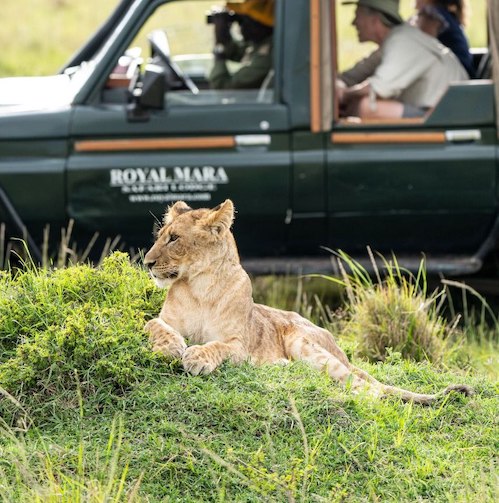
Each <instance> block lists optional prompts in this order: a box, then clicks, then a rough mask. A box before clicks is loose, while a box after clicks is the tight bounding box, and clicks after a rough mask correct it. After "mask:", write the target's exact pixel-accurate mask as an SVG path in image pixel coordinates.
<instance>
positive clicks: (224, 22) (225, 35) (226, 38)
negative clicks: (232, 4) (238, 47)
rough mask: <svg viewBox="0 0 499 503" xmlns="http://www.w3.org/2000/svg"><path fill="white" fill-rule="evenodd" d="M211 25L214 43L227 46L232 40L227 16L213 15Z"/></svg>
mask: <svg viewBox="0 0 499 503" xmlns="http://www.w3.org/2000/svg"><path fill="white" fill-rule="evenodd" d="M213 24H214V26H215V43H216V44H223V45H227V44H228V43H229V42H230V41H231V39H232V36H231V34H230V25H231V22H230V19H229V16H228V15H224V14H223V13H221V14H218V15H215V16H213Z"/></svg>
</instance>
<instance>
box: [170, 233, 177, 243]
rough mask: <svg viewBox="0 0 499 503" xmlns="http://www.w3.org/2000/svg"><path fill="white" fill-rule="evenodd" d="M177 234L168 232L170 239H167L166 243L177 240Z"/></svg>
mask: <svg viewBox="0 0 499 503" xmlns="http://www.w3.org/2000/svg"><path fill="white" fill-rule="evenodd" d="M177 239H178V236H177V235H176V234H170V239H169V240H168V243H173V242H175V241H177Z"/></svg>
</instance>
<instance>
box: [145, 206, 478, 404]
mask: <svg viewBox="0 0 499 503" xmlns="http://www.w3.org/2000/svg"><path fill="white" fill-rule="evenodd" d="M233 219H234V206H233V204H232V201H230V200H226V201H225V202H224V203H223V204H221V205H219V206H217V207H216V208H213V209H197V210H193V209H191V208H189V206H187V205H186V204H185V203H184V202H182V201H179V202H177V203H175V204H174V205H173V206H171V207H170V208H168V210H167V213H166V215H165V218H164V225H163V227H162V228H161V230H160V231H159V233H158V236H157V239H156V242H155V243H154V245H153V246H152V248H151V249H150V250H149V252H148V253H147V255H146V256H145V259H144V263H145V264H146V265H147V266H148V267H149V269H150V272H151V275H152V277H153V278H154V280H155V282H156V283H157V285H158V286H160V287H167V286H169V287H170V288H169V291H168V295H167V298H166V300H165V303H164V305H163V308H162V310H161V313H160V315H159V317H158V318H154V319H152V320H150V321H149V322H148V323H147V324H146V326H145V330H146V331H147V332H148V333H149V334H150V340H151V342H152V346H153V350H155V351H160V352H162V353H163V354H165V355H168V356H171V357H174V358H179V359H182V363H183V365H184V368H185V369H186V370H187V371H188V372H190V373H191V374H194V375H198V374H207V373H209V372H212V371H213V370H215V369H216V368H217V367H218V366H219V365H220V364H221V363H222V362H223V361H224V360H230V361H232V362H234V363H240V362H243V361H247V360H249V361H251V362H253V363H255V364H263V363H282V362H287V361H289V360H303V361H306V362H308V363H309V364H310V365H312V366H313V367H314V368H316V369H318V370H323V369H325V370H326V371H327V372H328V374H329V375H330V376H331V378H333V379H335V380H337V381H339V382H341V383H343V384H345V385H346V384H349V386H350V387H351V389H352V390H353V391H360V390H366V391H367V392H368V393H370V394H372V395H375V396H381V395H387V394H393V395H397V396H400V397H401V398H402V399H404V400H414V401H415V402H419V403H430V402H432V401H433V400H435V398H436V397H437V396H440V395H441V394H444V393H447V392H448V391H450V390H451V389H455V390H458V391H461V392H463V393H466V394H469V393H470V390H469V388H467V387H466V386H454V387H449V388H447V389H446V390H444V391H443V392H441V393H439V394H437V395H425V394H419V393H413V392H410V391H406V390H403V389H399V388H394V387H392V386H386V385H384V384H381V383H380V382H378V381H376V380H375V379H374V378H373V377H371V376H370V375H369V374H367V373H366V372H364V371H362V370H361V369H358V368H357V367H355V366H353V365H352V364H351V363H350V362H349V361H348V358H347V357H346V355H345V353H344V352H343V351H342V350H341V349H340V348H339V347H338V346H337V344H336V343H335V342H334V340H333V337H332V336H331V334H330V333H329V332H328V331H326V330H324V329H322V328H320V327H318V326H316V325H314V324H313V323H311V322H310V321H308V320H307V319H305V318H303V317H302V316H300V315H299V314H297V313H293V312H287V311H282V310H279V309H273V308H271V307H267V306H264V305H261V304H255V303H254V302H253V298H252V288H251V282H250V279H249V277H248V275H247V274H246V272H245V271H244V269H243V268H242V266H241V264H240V261H239V255H238V252H237V248H236V244H235V241H234V238H233V236H232V233H231V231H230V227H231V225H232V221H233ZM186 339H187V340H188V341H189V342H190V344H192V345H191V346H187V343H186Z"/></svg>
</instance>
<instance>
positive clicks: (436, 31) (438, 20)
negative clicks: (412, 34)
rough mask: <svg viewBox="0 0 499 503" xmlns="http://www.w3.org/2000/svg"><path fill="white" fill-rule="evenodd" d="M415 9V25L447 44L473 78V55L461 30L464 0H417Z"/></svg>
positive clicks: (464, 18)
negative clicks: (416, 11)
mask: <svg viewBox="0 0 499 503" xmlns="http://www.w3.org/2000/svg"><path fill="white" fill-rule="evenodd" d="M416 9H417V10H418V14H417V16H416V25H417V26H418V27H419V28H420V29H421V30H423V31H424V32H425V33H428V34H429V35H433V36H434V37H436V38H438V40H439V41H440V42H441V43H442V44H444V45H445V46H447V47H448V48H449V49H450V50H451V51H452V52H453V53H454V54H455V55H456V56H457V58H458V59H459V61H460V62H461V64H462V65H463V66H464V68H465V70H466V71H467V72H468V75H469V76H470V77H471V78H473V77H474V73H475V70H474V67H473V56H472V54H471V52H470V46H469V43H468V40H467V38H466V35H465V33H464V30H463V26H464V25H465V22H466V12H467V10H468V5H467V2H466V0H417V1H416Z"/></svg>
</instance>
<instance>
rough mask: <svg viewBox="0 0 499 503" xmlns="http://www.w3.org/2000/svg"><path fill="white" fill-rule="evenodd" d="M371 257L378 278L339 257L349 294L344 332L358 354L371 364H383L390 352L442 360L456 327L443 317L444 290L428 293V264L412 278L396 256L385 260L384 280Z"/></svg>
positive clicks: (354, 263) (435, 360)
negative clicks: (442, 301)
mask: <svg viewBox="0 0 499 503" xmlns="http://www.w3.org/2000/svg"><path fill="white" fill-rule="evenodd" d="M371 258H372V264H373V267H374V272H375V277H376V280H373V279H372V277H371V276H370V275H369V274H368V272H367V270H366V269H365V268H363V267H362V266H361V265H360V264H358V263H356V262H354V261H353V260H352V259H350V258H349V257H348V256H347V255H345V254H343V253H340V254H339V261H340V270H341V271H342V280H341V282H342V284H343V285H344V286H345V288H346V292H347V296H348V303H347V305H346V316H345V317H344V318H343V319H342V320H341V323H340V327H341V328H340V330H341V334H342V335H343V336H345V337H347V338H354V339H355V341H356V344H357V348H356V350H357V353H358V354H359V355H360V356H363V357H367V358H369V359H370V360H372V361H384V360H385V359H386V357H387V356H388V354H390V352H399V353H400V354H401V355H402V356H403V357H404V358H411V359H413V360H415V361H425V360H428V361H432V362H438V361H440V360H441V358H442V356H443V352H444V350H445V346H446V344H445V343H446V341H447V340H448V336H449V334H450V333H451V332H452V330H453V328H454V327H453V326H451V325H449V324H448V323H447V322H446V321H445V319H444V318H443V317H442V316H441V315H440V313H439V310H440V305H441V302H440V301H441V300H442V299H443V296H444V295H445V292H444V291H443V290H442V291H436V292H434V293H433V294H432V295H428V294H427V286H426V276H425V270H424V263H422V264H421V266H420V269H419V273H418V274H417V275H416V276H414V275H412V274H410V273H408V272H407V271H402V270H401V269H400V267H399V266H398V263H397V261H396V259H395V258H393V260H392V262H390V263H389V262H388V261H386V260H384V259H383V264H384V271H385V277H384V278H383V279H382V277H381V274H380V270H379V267H378V265H377V264H376V262H375V260H374V258H373V257H372V255H371ZM346 268H348V270H349V271H350V272H349V273H347V272H346Z"/></svg>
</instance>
